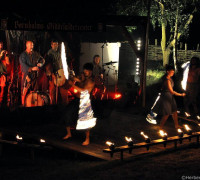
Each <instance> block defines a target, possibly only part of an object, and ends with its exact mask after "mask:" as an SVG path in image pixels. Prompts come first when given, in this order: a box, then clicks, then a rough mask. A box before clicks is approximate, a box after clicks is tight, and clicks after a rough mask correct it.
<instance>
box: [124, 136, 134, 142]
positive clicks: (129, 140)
mask: <svg viewBox="0 0 200 180" xmlns="http://www.w3.org/2000/svg"><path fill="white" fill-rule="evenodd" d="M125 140H126V141H127V142H131V141H133V140H132V138H131V137H127V136H125Z"/></svg>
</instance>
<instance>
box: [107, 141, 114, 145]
mask: <svg viewBox="0 0 200 180" xmlns="http://www.w3.org/2000/svg"><path fill="white" fill-rule="evenodd" d="M106 144H107V145H108V146H111V145H114V143H112V142H110V141H106Z"/></svg>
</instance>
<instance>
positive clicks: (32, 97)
mask: <svg viewBox="0 0 200 180" xmlns="http://www.w3.org/2000/svg"><path fill="white" fill-rule="evenodd" d="M50 102H51V99H50V96H49V94H48V93H46V92H37V91H31V92H30V93H29V94H28V95H27V96H26V99H25V107H35V106H44V105H49V104H50Z"/></svg>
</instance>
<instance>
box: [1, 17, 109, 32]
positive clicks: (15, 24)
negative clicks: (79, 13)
mask: <svg viewBox="0 0 200 180" xmlns="http://www.w3.org/2000/svg"><path fill="white" fill-rule="evenodd" d="M1 30H23V31H67V32H103V31H105V25H104V24H103V23H70V22H69V23H65V22H51V21H50V22H41V21H37V20H27V21H21V20H7V19H1Z"/></svg>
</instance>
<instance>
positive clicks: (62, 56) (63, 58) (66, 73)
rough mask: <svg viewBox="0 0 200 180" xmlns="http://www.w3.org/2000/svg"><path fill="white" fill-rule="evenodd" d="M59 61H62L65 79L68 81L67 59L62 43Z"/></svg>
mask: <svg viewBox="0 0 200 180" xmlns="http://www.w3.org/2000/svg"><path fill="white" fill-rule="evenodd" d="M61 60H62V65H63V70H64V75H65V78H66V79H68V78H69V72H68V65H67V58H66V53H65V45H64V42H62V43H61Z"/></svg>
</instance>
